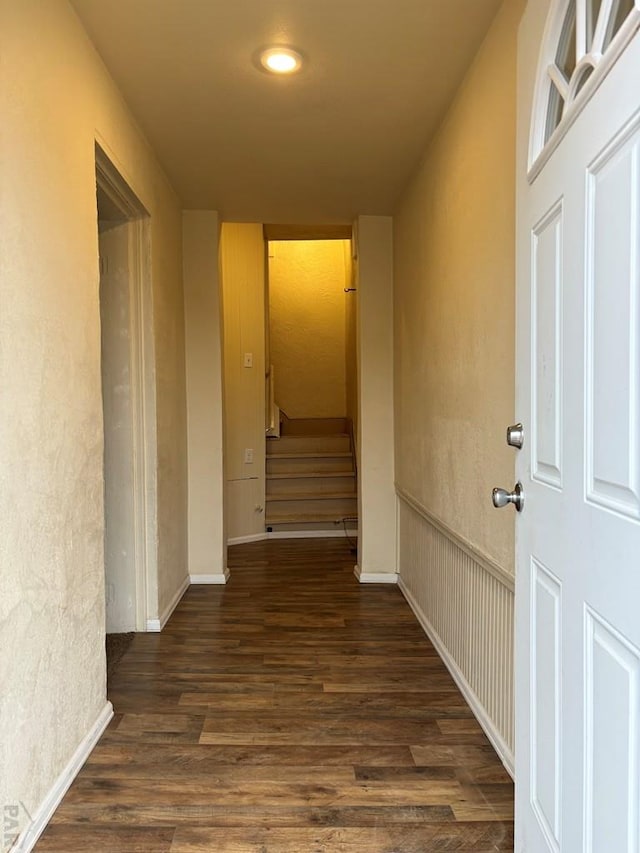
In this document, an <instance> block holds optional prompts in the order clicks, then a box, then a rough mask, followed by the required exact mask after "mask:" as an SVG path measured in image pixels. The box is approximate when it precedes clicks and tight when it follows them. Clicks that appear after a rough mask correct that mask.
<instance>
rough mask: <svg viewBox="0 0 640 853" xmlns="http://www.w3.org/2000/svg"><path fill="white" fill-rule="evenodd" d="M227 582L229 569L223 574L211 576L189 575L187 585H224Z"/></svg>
mask: <svg viewBox="0 0 640 853" xmlns="http://www.w3.org/2000/svg"><path fill="white" fill-rule="evenodd" d="M228 580H229V569H225V570H224V571H223V572H218V573H217V574H212V575H189V583H190V584H194V585H196V586H197V585H202V584H212V585H216V584H225V583H226V582H227V581H228Z"/></svg>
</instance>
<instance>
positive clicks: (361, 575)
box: [353, 566, 398, 583]
mask: <svg viewBox="0 0 640 853" xmlns="http://www.w3.org/2000/svg"><path fill="white" fill-rule="evenodd" d="M353 573H354V575H355V576H356V577H357V578H358V580H359V581H360V583H398V575H397V574H396V573H395V572H363V571H362V570H361V569H360V566H354V567H353Z"/></svg>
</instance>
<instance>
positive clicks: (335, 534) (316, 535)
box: [267, 527, 358, 539]
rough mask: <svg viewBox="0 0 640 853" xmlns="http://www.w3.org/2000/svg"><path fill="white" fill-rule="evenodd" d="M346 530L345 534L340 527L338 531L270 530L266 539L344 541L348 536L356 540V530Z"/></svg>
mask: <svg viewBox="0 0 640 853" xmlns="http://www.w3.org/2000/svg"><path fill="white" fill-rule="evenodd" d="M347 530H348V532H347V533H345V532H344V529H343V528H342V527H341V528H340V529H339V530H272V531H271V532H270V533H267V539H345V538H346V537H348V536H352V537H353V538H354V539H356V538H357V536H358V530H357V528H355V527H354V528H353V529H349V528H347Z"/></svg>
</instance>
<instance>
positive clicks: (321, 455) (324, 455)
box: [267, 450, 353, 459]
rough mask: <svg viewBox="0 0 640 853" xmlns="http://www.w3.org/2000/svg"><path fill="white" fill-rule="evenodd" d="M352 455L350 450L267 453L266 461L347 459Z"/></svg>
mask: <svg viewBox="0 0 640 853" xmlns="http://www.w3.org/2000/svg"><path fill="white" fill-rule="evenodd" d="M352 456H353V454H352V453H351V451H350V450H348V451H347V450H345V451H342V450H336V451H331V450H327V451H324V450H323V451H310V452H308V451H291V452H286V453H273V452H270V453H267V459H347V458H349V459H350V458H351V457H352Z"/></svg>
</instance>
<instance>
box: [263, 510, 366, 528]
mask: <svg viewBox="0 0 640 853" xmlns="http://www.w3.org/2000/svg"><path fill="white" fill-rule="evenodd" d="M343 518H348V519H349V520H352V519H353V520H354V521H357V517H356V515H355V514H354V515H343V514H340V513H336V512H327V511H326V510H325V511H323V512H289V513H286V514H285V513H283V514H282V515H268V516H267V517H266V519H265V522H266V524H267V525H270V524H295V523H296V522H298V521H309V522H313V521H337V522H342V519H343Z"/></svg>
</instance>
